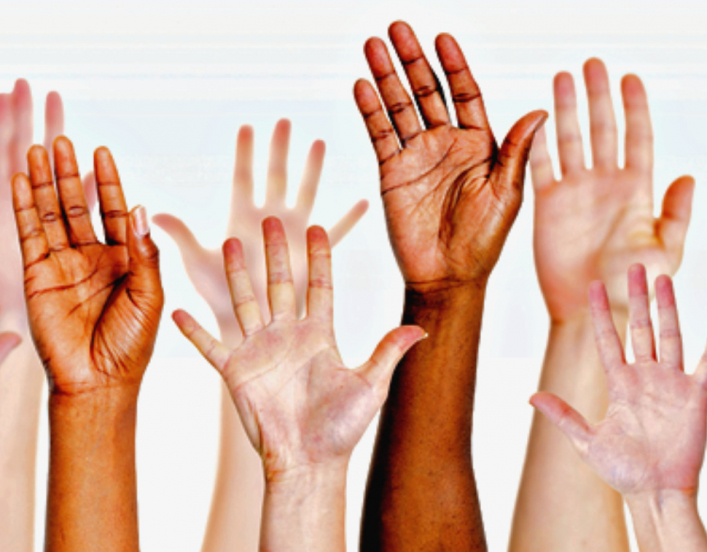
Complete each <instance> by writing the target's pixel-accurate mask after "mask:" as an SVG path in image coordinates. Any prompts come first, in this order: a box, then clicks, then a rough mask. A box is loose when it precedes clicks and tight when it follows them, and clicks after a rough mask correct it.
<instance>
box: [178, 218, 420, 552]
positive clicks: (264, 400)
mask: <svg viewBox="0 0 707 552" xmlns="http://www.w3.org/2000/svg"><path fill="white" fill-rule="evenodd" d="M263 235H264V242H265V252H266V260H267V282H268V287H267V292H268V301H269V304H270V314H271V315H270V321H269V322H267V323H265V322H264V318H263V316H262V314H261V310H260V306H259V303H258V300H257V298H256V297H255V295H254V293H253V287H252V286H251V283H250V277H249V275H248V271H247V268H246V262H245V256H244V253H243V245H242V243H241V242H240V241H239V240H237V239H229V240H227V241H226V242H225V243H224V246H223V254H224V266H225V271H226V274H227V278H228V283H229V287H230V290H231V296H232V303H233V309H234V312H235V314H236V317H237V319H238V322H239V324H240V326H241V329H242V332H243V335H244V339H243V342H242V343H241V344H240V345H239V346H237V347H235V348H231V347H227V346H225V345H224V344H222V343H220V342H218V341H216V340H215V339H214V338H213V337H211V336H210V335H209V334H208V333H207V332H206V331H205V330H204V329H203V328H201V326H199V324H197V323H196V322H195V321H194V319H193V318H191V316H189V315H188V314H187V313H185V312H184V311H176V312H175V313H174V320H175V322H176V323H177V325H178V326H179V328H180V330H181V331H182V333H183V334H184V335H185V336H186V337H187V338H188V339H189V340H190V341H191V342H192V343H193V344H194V346H195V347H196V348H197V349H198V350H199V351H200V352H201V353H202V354H203V355H204V357H205V358H206V359H207V360H208V361H209V362H210V363H211V364H212V365H213V366H214V367H215V368H216V369H217V370H218V371H219V373H220V374H221V375H222V377H223V379H224V382H225V383H226V386H227V387H228V389H229V391H230V393H231V397H232V399H233V402H234V404H235V406H236V408H237V410H238V414H239V415H240V418H241V421H242V422H243V426H244V427H245V431H246V434H247V435H248V438H249V440H250V442H251V444H252V445H253V447H254V448H255V450H256V451H258V454H259V455H260V457H261V459H262V466H263V472H264V478H265V482H266V488H265V500H264V504H263V521H262V528H261V540H260V550H263V551H265V550H268V551H270V550H278V551H280V550H287V551H298V550H302V551H312V550H314V551H318V550H321V551H331V550H341V551H343V550H345V548H346V547H345V538H344V507H345V482H346V469H347V465H348V461H349V458H350V456H351V453H352V451H353V448H354V446H355V445H356V443H357V442H358V441H359V439H360V438H361V436H362V435H363V433H364V431H365V430H366V427H367V426H368V424H369V423H370V421H371V420H372V419H373V417H374V416H375V414H376V413H377V411H378V409H379V408H380V406H381V404H382V403H383V401H384V400H385V397H386V395H387V390H388V385H389V383H390V377H391V375H392V372H393V370H394V368H395V365H396V364H397V362H398V361H399V360H400V358H401V357H402V355H403V354H404V353H405V352H406V351H407V350H408V349H409V348H410V347H412V345H413V344H414V343H415V342H416V341H418V340H420V339H421V338H422V337H424V332H423V331H422V329H421V328H419V327H415V326H411V327H401V328H397V329H395V330H393V331H391V332H390V333H389V334H388V335H387V336H386V337H385V338H384V339H383V340H382V341H381V342H380V344H379V345H378V347H377V348H376V350H375V351H374V353H373V355H372V356H371V359H370V360H369V361H368V362H366V363H365V364H364V365H362V366H361V367H359V368H357V369H353V370H352V369H348V368H346V367H345V366H344V365H343V363H342V361H341V357H340V355H339V352H338V350H337V348H336V341H335V339H334V331H333V326H332V314H333V312H332V281H331V261H330V259H331V251H330V247H329V241H328V238H327V235H326V232H324V230H323V229H322V228H320V227H316V226H314V227H311V228H310V229H309V230H308V231H307V252H308V260H309V263H308V264H309V287H308V290H307V313H306V315H305V317H304V318H301V319H300V318H298V316H297V308H296V293H295V287H294V285H293V280H292V272H291V269H290V265H289V253H288V246H287V239H286V236H285V230H284V227H283V225H282V223H281V221H280V220H279V219H277V218H274V217H269V218H267V219H265V220H264V221H263Z"/></svg>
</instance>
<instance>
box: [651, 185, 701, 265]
mask: <svg viewBox="0 0 707 552" xmlns="http://www.w3.org/2000/svg"><path fill="white" fill-rule="evenodd" d="M694 191H695V179H694V178H692V177H691V176H681V177H680V178H678V179H677V180H675V181H674V182H673V183H672V184H671V185H670V186H669V187H668V190H667V191H666V192H665V197H664V198H663V211H662V213H661V214H660V218H659V219H658V237H659V238H660V241H662V242H663V243H664V244H665V246H666V247H667V248H668V249H671V250H674V251H679V252H680V253H681V256H682V249H683V246H684V245H685V236H686V235H687V227H688V226H689V224H690V213H691V211H692V196H693V193H694Z"/></svg>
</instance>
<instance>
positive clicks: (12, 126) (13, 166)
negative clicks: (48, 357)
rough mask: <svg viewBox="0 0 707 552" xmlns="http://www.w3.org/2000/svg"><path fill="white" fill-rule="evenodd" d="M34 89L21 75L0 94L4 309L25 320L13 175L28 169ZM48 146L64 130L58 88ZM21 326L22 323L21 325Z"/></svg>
mask: <svg viewBox="0 0 707 552" xmlns="http://www.w3.org/2000/svg"><path fill="white" fill-rule="evenodd" d="M32 111H33V108H32V93H31V91H30V87H29V84H28V83H27V81H26V80H24V79H18V80H17V81H16V82H15V87H14V89H13V91H12V92H11V93H5V94H0V236H1V237H2V239H0V258H1V259H2V260H3V262H2V263H0V288H1V289H2V290H3V293H2V296H0V311H2V312H3V313H4V314H6V315H8V316H12V317H13V318H16V319H19V320H25V317H26V309H25V302H24V293H23V292H22V279H21V278H20V274H22V261H21V253H20V248H19V247H18V245H17V236H16V232H15V225H14V222H13V221H14V217H13V215H12V189H11V185H10V181H11V179H12V175H14V174H16V173H18V172H26V170H27V159H26V155H27V150H29V148H30V146H31V145H32V135H33V120H32V119H33V116H32V115H33V114H32ZM44 121H45V123H44V142H43V143H44V147H45V148H46V149H47V150H51V147H52V143H53V142H54V139H55V138H56V137H57V136H59V135H61V134H62V133H63V132H64V106H63V103H62V100H61V96H60V95H59V94H58V93H57V92H50V93H49V94H47V99H46V103H45V113H44ZM83 182H84V187H85V190H86V193H87V202H88V204H89V206H92V205H93V204H95V198H96V192H95V183H94V178H93V173H90V172H89V173H87V174H86V176H85V177H84V180H83ZM18 328H19V327H18Z"/></svg>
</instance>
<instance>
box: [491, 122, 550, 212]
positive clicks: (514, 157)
mask: <svg viewBox="0 0 707 552" xmlns="http://www.w3.org/2000/svg"><path fill="white" fill-rule="evenodd" d="M546 119H547V113H546V112H545V111H533V112H532V113H528V114H527V115H525V116H524V117H523V118H522V119H520V120H519V121H518V122H517V123H516V124H515V125H513V127H512V128H511V130H509V131H508V134H507V135H506V138H505V140H503V144H502V145H501V149H500V150H499V152H498V157H497V160H496V164H495V166H494V168H493V172H492V173H491V179H490V180H491V185H492V186H493V187H494V189H495V190H496V193H497V194H499V195H501V196H504V195H508V194H510V193H516V192H519V191H521V190H522V189H523V181H524V180H525V166H526V164H527V163H528V155H529V153H530V146H531V145H532V143H533V137H534V136H535V133H536V132H537V130H538V129H539V128H540V126H541V125H542V124H543V123H544V122H545V120H546ZM519 199H520V197H519ZM519 205H520V203H519Z"/></svg>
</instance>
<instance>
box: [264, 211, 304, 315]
mask: <svg viewBox="0 0 707 552" xmlns="http://www.w3.org/2000/svg"><path fill="white" fill-rule="evenodd" d="M263 237H264V241H265V260H266V263H267V271H268V301H269V302H270V311H271V314H272V320H278V319H284V320H294V319H295V318H296V317H297V301H296V297H295V286H294V284H293V282H292V270H291V269H290V254H289V249H288V247H287V236H286V235H285V228H284V227H283V226H282V222H280V219H278V218H276V217H268V218H266V219H265V220H264V221H263Z"/></svg>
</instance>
